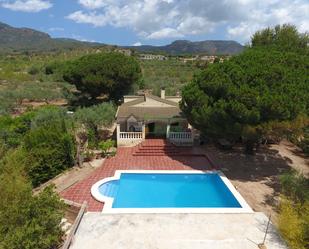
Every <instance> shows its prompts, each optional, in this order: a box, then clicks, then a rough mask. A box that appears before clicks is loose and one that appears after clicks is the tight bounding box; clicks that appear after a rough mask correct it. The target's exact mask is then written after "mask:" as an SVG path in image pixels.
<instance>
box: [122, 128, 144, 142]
mask: <svg viewBox="0 0 309 249" xmlns="http://www.w3.org/2000/svg"><path fill="white" fill-rule="evenodd" d="M144 139H145V126H144V125H143V128H142V132H126V131H120V125H119V124H118V125H117V146H134V145H136V144H138V143H140V142H142V141H143V140H144Z"/></svg>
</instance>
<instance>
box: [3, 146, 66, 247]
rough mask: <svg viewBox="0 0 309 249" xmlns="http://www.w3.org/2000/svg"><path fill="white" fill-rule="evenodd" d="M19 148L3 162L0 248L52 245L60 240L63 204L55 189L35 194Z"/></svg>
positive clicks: (55, 244) (56, 244)
mask: <svg viewBox="0 0 309 249" xmlns="http://www.w3.org/2000/svg"><path fill="white" fill-rule="evenodd" d="M23 156H24V154H23V153H21V151H20V150H17V151H14V152H10V153H9V154H8V155H7V156H6V157H5V159H4V160H2V161H1V162H0V190H1V191H0V199H1V202H0V248H3V249H20V248H23V249H51V248H56V247H57V246H58V245H59V244H60V242H61V236H62V232H61V229H60V226H59V223H60V221H61V218H62V216H63V210H64V204H63V203H62V202H61V201H60V198H59V197H58V195H57V194H55V193H54V192H53V191H52V189H51V188H50V187H49V188H46V189H45V190H44V191H43V192H42V193H40V194H39V195H37V196H32V189H31V184H30V183H29V182H28V181H27V179H26V178H25V177H24V174H23V172H22V168H21V165H20V162H21V160H22V158H23Z"/></svg>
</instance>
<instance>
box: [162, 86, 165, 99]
mask: <svg viewBox="0 0 309 249" xmlns="http://www.w3.org/2000/svg"><path fill="white" fill-rule="evenodd" d="M161 99H165V89H164V88H161Z"/></svg>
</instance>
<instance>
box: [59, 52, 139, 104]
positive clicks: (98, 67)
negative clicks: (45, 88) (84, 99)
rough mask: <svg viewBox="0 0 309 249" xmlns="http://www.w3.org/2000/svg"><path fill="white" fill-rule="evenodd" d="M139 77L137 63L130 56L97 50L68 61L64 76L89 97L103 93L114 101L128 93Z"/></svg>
mask: <svg viewBox="0 0 309 249" xmlns="http://www.w3.org/2000/svg"><path fill="white" fill-rule="evenodd" d="M140 76H141V69H140V66H139V64H138V62H137V61H136V60H135V59H134V58H133V57H128V56H125V55H123V54H120V53H100V54H91V55H86V56H83V57H81V58H80V59H77V60H75V61H71V62H68V63H67V65H66V69H65V70H64V76H63V78H64V79H65V80H66V81H67V82H69V83H71V84H74V85H75V86H76V88H77V89H78V90H79V91H81V92H82V93H84V94H86V95H89V96H90V97H91V98H96V97H98V96H101V95H106V96H107V97H108V98H109V99H110V100H115V101H117V100H119V99H120V98H121V97H122V96H123V95H124V94H126V93H128V92H129V90H130V89H131V87H132V85H133V83H135V82H137V81H138V80H139V78H140Z"/></svg>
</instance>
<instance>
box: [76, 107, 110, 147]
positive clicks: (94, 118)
mask: <svg viewBox="0 0 309 249" xmlns="http://www.w3.org/2000/svg"><path fill="white" fill-rule="evenodd" d="M115 113H116V108H115V106H114V105H113V104H112V103H102V104H100V105H95V106H92V107H88V108H79V109H78V110H77V111H76V112H75V114H74V120H75V122H76V123H77V124H79V125H80V126H82V127H83V128H85V129H86V133H87V138H88V144H89V147H90V148H97V147H98V143H99V140H100V137H99V129H102V128H105V127H106V126H110V125H111V124H112V123H113V122H114V119H115Z"/></svg>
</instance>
